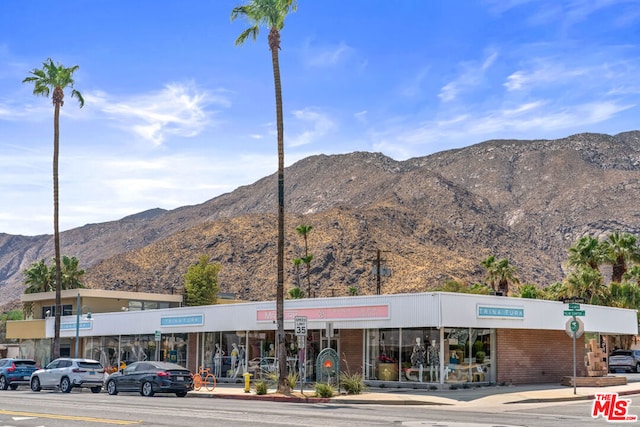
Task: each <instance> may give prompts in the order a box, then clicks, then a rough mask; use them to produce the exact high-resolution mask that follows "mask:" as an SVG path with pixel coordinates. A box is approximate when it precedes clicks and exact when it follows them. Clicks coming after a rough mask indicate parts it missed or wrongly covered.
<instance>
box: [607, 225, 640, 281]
mask: <svg viewBox="0 0 640 427" xmlns="http://www.w3.org/2000/svg"><path fill="white" fill-rule="evenodd" d="M636 243H637V238H636V236H634V235H632V234H629V233H619V232H617V231H614V232H613V233H611V234H610V235H609V237H608V238H607V239H606V240H605V241H603V242H602V244H601V250H602V253H603V255H604V257H605V260H606V261H607V262H609V263H611V265H612V266H613V268H612V272H611V281H612V282H616V283H620V282H622V277H623V276H624V274H625V273H626V272H627V264H628V263H629V261H636V260H638V258H639V255H638V246H637V244H636Z"/></svg>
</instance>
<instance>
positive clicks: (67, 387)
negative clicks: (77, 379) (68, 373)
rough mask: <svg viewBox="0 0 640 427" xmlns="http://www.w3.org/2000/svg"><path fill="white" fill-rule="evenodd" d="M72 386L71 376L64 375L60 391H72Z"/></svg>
mask: <svg viewBox="0 0 640 427" xmlns="http://www.w3.org/2000/svg"><path fill="white" fill-rule="evenodd" d="M71 388H72V387H71V381H70V380H69V378H67V377H64V378H62V380H60V391H62V392H63V393H70V392H71Z"/></svg>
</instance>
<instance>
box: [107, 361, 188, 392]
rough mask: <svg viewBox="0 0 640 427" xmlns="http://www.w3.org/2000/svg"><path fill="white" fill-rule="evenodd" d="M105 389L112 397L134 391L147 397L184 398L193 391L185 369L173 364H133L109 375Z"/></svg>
mask: <svg viewBox="0 0 640 427" xmlns="http://www.w3.org/2000/svg"><path fill="white" fill-rule="evenodd" d="M106 387H107V392H108V393H109V394H110V395H112V396H113V395H116V394H118V393H119V392H121V391H122V392H124V391H134V392H139V393H140V394H141V395H143V396H147V397H150V396H153V395H154V394H155V393H175V394H176V396H178V397H184V396H186V395H187V392H188V391H189V390H193V380H192V379H191V373H190V372H189V371H188V370H187V369H186V368H184V367H182V366H180V365H176V364H174V363H166V362H148V361H147V362H134V363H132V364H130V365H128V366H127V367H126V368H124V369H123V370H122V371H120V372H115V373H113V374H111V375H109V377H108V378H107V381H106Z"/></svg>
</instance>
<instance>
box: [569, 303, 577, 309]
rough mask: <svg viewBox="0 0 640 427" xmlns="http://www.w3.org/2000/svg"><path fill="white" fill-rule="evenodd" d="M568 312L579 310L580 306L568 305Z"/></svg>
mask: <svg viewBox="0 0 640 427" xmlns="http://www.w3.org/2000/svg"><path fill="white" fill-rule="evenodd" d="M569 310H580V304H574V303H571V304H569Z"/></svg>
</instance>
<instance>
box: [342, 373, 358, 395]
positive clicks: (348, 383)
mask: <svg viewBox="0 0 640 427" xmlns="http://www.w3.org/2000/svg"><path fill="white" fill-rule="evenodd" d="M340 385H341V386H342V388H344V391H346V392H347V394H360V393H362V390H364V379H363V378H362V374H360V373H357V372H356V373H353V374H352V373H350V372H343V373H341V374H340Z"/></svg>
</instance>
